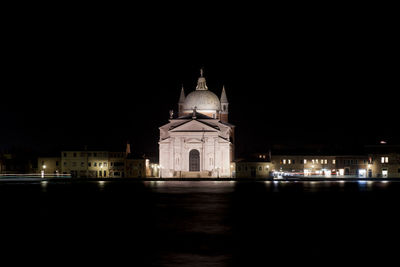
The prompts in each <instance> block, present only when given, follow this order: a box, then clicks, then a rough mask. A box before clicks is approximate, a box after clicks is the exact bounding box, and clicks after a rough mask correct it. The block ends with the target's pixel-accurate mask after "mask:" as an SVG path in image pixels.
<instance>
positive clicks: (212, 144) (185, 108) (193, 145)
mask: <svg viewBox="0 0 400 267" xmlns="http://www.w3.org/2000/svg"><path fill="white" fill-rule="evenodd" d="M228 106H229V103H228V99H227V96H226V92H225V88H224V87H223V88H222V92H221V97H220V98H218V96H217V95H216V94H215V93H213V92H212V91H210V90H209V89H208V87H207V83H206V79H205V77H203V70H201V72H200V77H199V79H198V81H197V86H196V90H194V91H193V92H191V93H189V94H188V95H187V96H185V92H184V89H183V87H182V90H181V94H180V98H179V102H178V107H179V112H178V116H177V117H176V116H174V113H173V112H172V111H171V112H170V120H169V123H167V124H165V125H163V126H161V127H160V128H159V129H160V141H159V148H160V151H159V152H160V154H159V156H160V161H159V163H160V177H162V178H196V177H198V178H219V177H221V178H223V177H231V176H232V172H233V171H234V164H233V155H234V128H235V126H234V125H232V124H229V123H228V115H229V109H228Z"/></svg>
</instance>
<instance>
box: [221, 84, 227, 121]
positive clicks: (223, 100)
mask: <svg viewBox="0 0 400 267" xmlns="http://www.w3.org/2000/svg"><path fill="white" fill-rule="evenodd" d="M220 102H221V112H220V120H221V121H222V122H228V115H229V102H228V98H227V97H226V92H225V86H222V93H221V99H220Z"/></svg>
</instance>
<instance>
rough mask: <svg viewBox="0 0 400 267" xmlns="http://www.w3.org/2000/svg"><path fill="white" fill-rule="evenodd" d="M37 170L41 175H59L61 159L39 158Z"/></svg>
mask: <svg viewBox="0 0 400 267" xmlns="http://www.w3.org/2000/svg"><path fill="white" fill-rule="evenodd" d="M37 170H38V171H39V172H40V173H41V174H42V175H49V174H51V175H60V174H61V173H62V170H61V157H39V158H38V160H37Z"/></svg>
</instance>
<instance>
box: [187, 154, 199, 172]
mask: <svg viewBox="0 0 400 267" xmlns="http://www.w3.org/2000/svg"><path fill="white" fill-rule="evenodd" d="M189 171H191V172H198V171H200V153H199V151H198V150H196V149H192V150H190V152H189Z"/></svg>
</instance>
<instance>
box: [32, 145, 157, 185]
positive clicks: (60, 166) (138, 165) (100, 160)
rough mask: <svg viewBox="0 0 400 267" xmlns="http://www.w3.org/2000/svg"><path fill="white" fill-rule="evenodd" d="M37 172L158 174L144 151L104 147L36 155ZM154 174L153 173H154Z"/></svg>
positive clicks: (102, 175)
mask: <svg viewBox="0 0 400 267" xmlns="http://www.w3.org/2000/svg"><path fill="white" fill-rule="evenodd" d="M37 162H38V168H37V172H38V173H41V174H55V175H57V174H59V173H60V174H68V175H71V176H72V177H75V178H86V177H87V178H124V177H127V178H145V177H158V164H155V163H150V160H149V159H148V158H146V157H145V155H137V154H135V153H131V152H130V147H129V144H128V145H127V150H126V151H125V152H115V151H112V152H110V151H105V150H96V151H95V150H91V151H88V150H74V151H61V157H39V158H38V160H37ZM156 175H157V176H156Z"/></svg>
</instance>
